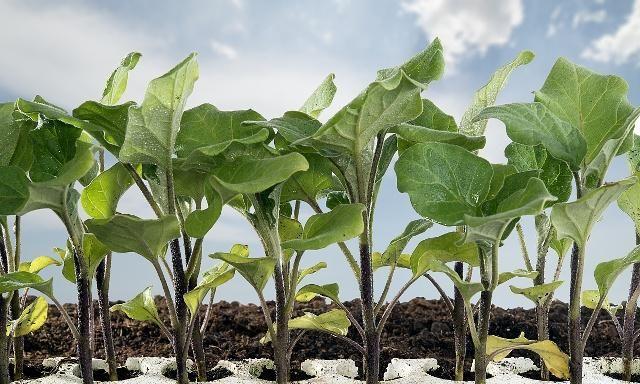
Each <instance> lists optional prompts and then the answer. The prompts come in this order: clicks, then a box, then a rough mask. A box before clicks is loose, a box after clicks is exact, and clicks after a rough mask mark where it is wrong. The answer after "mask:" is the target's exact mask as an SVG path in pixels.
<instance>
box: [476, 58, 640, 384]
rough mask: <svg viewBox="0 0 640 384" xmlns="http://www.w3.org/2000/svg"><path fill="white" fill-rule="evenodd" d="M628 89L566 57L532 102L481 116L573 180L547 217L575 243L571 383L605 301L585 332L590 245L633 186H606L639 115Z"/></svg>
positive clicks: (576, 377) (579, 372) (578, 379)
mask: <svg viewBox="0 0 640 384" xmlns="http://www.w3.org/2000/svg"><path fill="white" fill-rule="evenodd" d="M627 90H628V86H627V84H626V82H625V81H624V80H623V79H622V78H619V77H617V76H605V75H600V74H597V73H594V72H592V71H590V70H588V69H586V68H583V67H580V66H577V65H575V64H573V63H571V62H569V61H568V60H566V59H563V58H561V59H559V60H558V61H557V62H556V63H555V65H554V66H553V68H552V70H551V72H550V73H549V76H548V77H547V80H546V81H545V83H544V85H543V87H542V89H541V90H540V91H538V92H536V93H535V101H534V102H533V103H521V104H508V105H503V106H498V107H493V108H489V109H487V110H485V111H483V112H482V114H481V116H479V117H478V118H488V117H495V118H498V119H500V120H502V121H503V122H504V123H505V125H506V128H507V135H508V136H509V137H510V138H511V140H513V141H514V142H517V143H519V144H524V145H526V146H536V145H541V146H543V147H544V148H545V149H546V151H548V153H549V155H551V156H552V157H554V158H555V159H558V160H562V161H563V162H565V163H566V164H567V165H568V166H569V168H570V170H571V173H572V175H573V179H574V183H575V188H576V200H575V201H571V202H563V203H558V204H556V205H554V207H553V209H552V211H551V216H550V219H551V225H552V226H553V228H555V231H556V233H557V239H558V240H563V239H570V240H571V241H572V242H573V246H572V252H571V287H570V302H569V349H570V351H569V352H570V356H571V362H570V368H571V382H572V383H573V384H577V383H581V382H582V358H583V354H584V346H585V343H586V340H587V338H588V336H589V333H590V331H591V328H592V326H593V323H594V322H595V318H596V317H597V314H598V313H599V310H600V309H601V308H602V305H603V303H604V300H605V298H601V299H600V300H598V303H597V304H596V306H595V310H594V312H593V314H592V316H591V319H590V320H589V322H588V324H587V327H586V328H585V330H584V331H583V330H582V327H581V318H580V304H581V296H582V292H581V287H582V277H583V274H584V258H585V247H586V243H587V240H588V238H589V235H590V233H591V231H592V229H593V226H594V224H595V222H596V221H597V220H598V219H599V218H600V216H601V215H602V213H603V212H604V210H605V209H606V208H607V207H608V206H609V205H610V204H611V203H612V202H614V201H615V200H617V198H618V197H619V196H620V195H621V194H622V193H623V192H624V191H625V190H627V189H628V188H629V187H630V186H631V185H632V184H633V183H634V182H635V181H634V180H633V179H627V180H621V181H618V182H616V183H610V184H606V183H604V178H605V175H606V171H607V169H608V168H609V165H610V163H611V160H612V159H613V158H614V157H615V156H616V155H618V154H621V153H624V152H626V151H628V150H629V149H630V146H631V139H632V137H631V131H632V129H633V126H634V123H635V121H636V119H637V117H638V115H639V114H640V110H638V109H636V110H635V111H634V109H633V107H632V106H631V105H630V104H629V102H628V101H627V98H626V94H627ZM565 244H566V243H565Z"/></svg>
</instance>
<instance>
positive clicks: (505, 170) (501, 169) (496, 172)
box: [486, 164, 518, 200]
mask: <svg viewBox="0 0 640 384" xmlns="http://www.w3.org/2000/svg"><path fill="white" fill-rule="evenodd" d="M491 168H493V177H492V178H491V186H489V193H488V194H487V198H486V200H492V199H495V197H496V196H497V195H498V193H499V192H500V191H501V190H502V187H503V186H504V182H505V179H506V178H507V176H509V175H512V174H514V173H516V172H518V170H517V169H516V167H514V166H513V165H510V164H491Z"/></svg>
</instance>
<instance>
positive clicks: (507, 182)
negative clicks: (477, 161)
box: [481, 168, 540, 215]
mask: <svg viewBox="0 0 640 384" xmlns="http://www.w3.org/2000/svg"><path fill="white" fill-rule="evenodd" d="M494 169H495V168H494ZM539 173H540V172H539V171H537V170H532V171H524V172H513V173H511V174H509V175H507V176H505V177H504V179H503V181H502V187H500V190H499V191H498V192H497V193H496V194H495V196H494V197H493V198H491V199H487V200H486V201H485V202H484V203H482V205H481V209H482V213H483V214H484V215H492V214H494V213H496V212H497V211H498V206H499V205H500V204H501V203H502V202H503V201H504V200H505V199H506V198H508V197H509V196H511V195H512V194H514V193H516V192H518V191H519V190H521V189H522V186H523V185H524V186H526V185H527V183H528V182H529V180H531V179H532V178H534V177H537V176H538V174H539Z"/></svg>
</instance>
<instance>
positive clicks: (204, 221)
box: [184, 192, 223, 239]
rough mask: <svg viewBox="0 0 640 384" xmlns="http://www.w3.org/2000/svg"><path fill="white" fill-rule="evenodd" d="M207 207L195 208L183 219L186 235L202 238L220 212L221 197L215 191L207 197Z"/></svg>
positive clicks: (216, 219)
mask: <svg viewBox="0 0 640 384" xmlns="http://www.w3.org/2000/svg"><path fill="white" fill-rule="evenodd" d="M207 204H208V205H207V208H205V209H195V210H193V211H192V212H191V213H189V215H188V216H187V217H186V218H185V220H184V229H185V231H186V232H187V235H189V236H190V237H195V238H198V239H199V238H203V237H204V236H205V235H206V234H207V233H208V232H209V231H210V230H211V228H213V225H214V224H215V223H216V222H217V221H218V219H219V218H220V215H221V214H222V205H223V201H222V197H220V195H218V194H217V193H216V192H214V193H211V194H210V196H209V197H207Z"/></svg>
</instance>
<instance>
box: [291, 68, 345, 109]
mask: <svg viewBox="0 0 640 384" xmlns="http://www.w3.org/2000/svg"><path fill="white" fill-rule="evenodd" d="M335 78H336V75H334V74H333V73H330V74H329V76H327V77H326V78H325V79H324V80H323V81H322V83H320V85H319V86H318V88H316V90H315V91H313V93H312V94H311V96H309V98H308V99H307V100H306V101H305V102H304V104H303V105H302V107H300V112H304V113H306V114H307V115H309V116H311V117H314V118H318V116H320V113H321V112H322V111H324V110H325V109H327V108H328V107H329V106H330V105H331V102H332V101H333V97H334V96H335V94H336V90H337V87H336V85H335V83H334V82H333V80H334V79H335Z"/></svg>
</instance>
